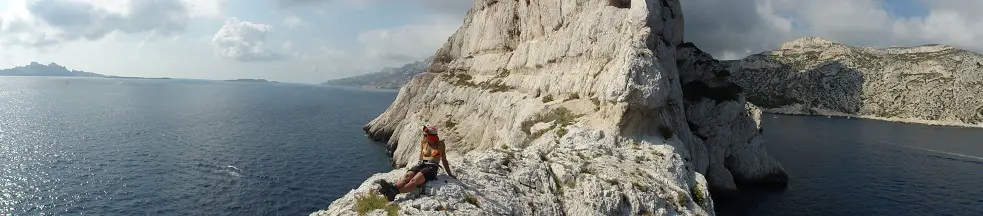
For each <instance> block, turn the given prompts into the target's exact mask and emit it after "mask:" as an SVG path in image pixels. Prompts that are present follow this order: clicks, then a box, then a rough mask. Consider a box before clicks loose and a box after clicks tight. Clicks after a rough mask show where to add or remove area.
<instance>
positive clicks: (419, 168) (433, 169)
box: [410, 162, 440, 181]
mask: <svg viewBox="0 0 983 216" xmlns="http://www.w3.org/2000/svg"><path fill="white" fill-rule="evenodd" d="M437 169H440V167H439V166H437V164H434V163H425V162H420V163H418V164H416V166H414V167H413V168H410V172H417V173H423V177H424V178H426V179H427V181H433V180H436V179H437Z"/></svg>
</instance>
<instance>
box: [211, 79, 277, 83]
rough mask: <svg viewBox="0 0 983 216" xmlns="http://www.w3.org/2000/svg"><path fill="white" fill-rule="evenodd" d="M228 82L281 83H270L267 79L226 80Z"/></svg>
mask: <svg viewBox="0 0 983 216" xmlns="http://www.w3.org/2000/svg"><path fill="white" fill-rule="evenodd" d="M225 81H226V82H251V83H280V82H277V81H269V80H266V79H232V80H225Z"/></svg>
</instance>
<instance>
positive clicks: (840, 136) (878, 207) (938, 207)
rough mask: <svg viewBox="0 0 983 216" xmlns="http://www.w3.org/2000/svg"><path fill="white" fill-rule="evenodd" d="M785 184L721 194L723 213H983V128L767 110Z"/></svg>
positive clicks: (768, 133) (768, 134) (770, 142)
mask: <svg viewBox="0 0 983 216" xmlns="http://www.w3.org/2000/svg"><path fill="white" fill-rule="evenodd" d="M763 126H764V128H765V139H766V141H765V142H766V145H767V147H768V151H769V152H770V153H771V155H772V156H773V157H775V158H777V159H778V160H779V161H781V162H782V165H783V166H784V167H785V168H786V170H787V171H788V173H789V177H790V178H791V180H790V183H789V187H788V189H787V190H786V191H783V192H774V191H772V192H769V191H756V192H753V193H750V194H747V195H745V196H742V197H739V198H738V199H736V200H718V201H717V212H718V215H890V216H905V215H969V216H978V215H983V129H977V128H952V127H937V126H927V125H916V124H903V123H892V122H883V121H874V120H862V119H845V118H827V117H815V116H784V115H781V116H777V118H775V117H774V116H772V115H766V116H765V119H764V120H763Z"/></svg>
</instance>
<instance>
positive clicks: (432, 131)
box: [423, 125, 440, 143]
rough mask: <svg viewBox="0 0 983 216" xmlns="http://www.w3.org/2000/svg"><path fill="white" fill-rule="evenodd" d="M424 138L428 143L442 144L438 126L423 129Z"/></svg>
mask: <svg viewBox="0 0 983 216" xmlns="http://www.w3.org/2000/svg"><path fill="white" fill-rule="evenodd" d="M423 137H424V138H425V139H426V140H427V142H431V143H436V142H440V137H438V136H437V126H433V125H429V126H424V127H423Z"/></svg>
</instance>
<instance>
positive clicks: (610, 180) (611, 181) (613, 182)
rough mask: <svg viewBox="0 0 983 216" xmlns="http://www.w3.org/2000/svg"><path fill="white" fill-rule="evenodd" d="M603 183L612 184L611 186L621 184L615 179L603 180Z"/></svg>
mask: <svg viewBox="0 0 983 216" xmlns="http://www.w3.org/2000/svg"><path fill="white" fill-rule="evenodd" d="M604 181H605V182H607V183H609V184H612V185H618V184H621V182H618V180H617V179H604Z"/></svg>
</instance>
